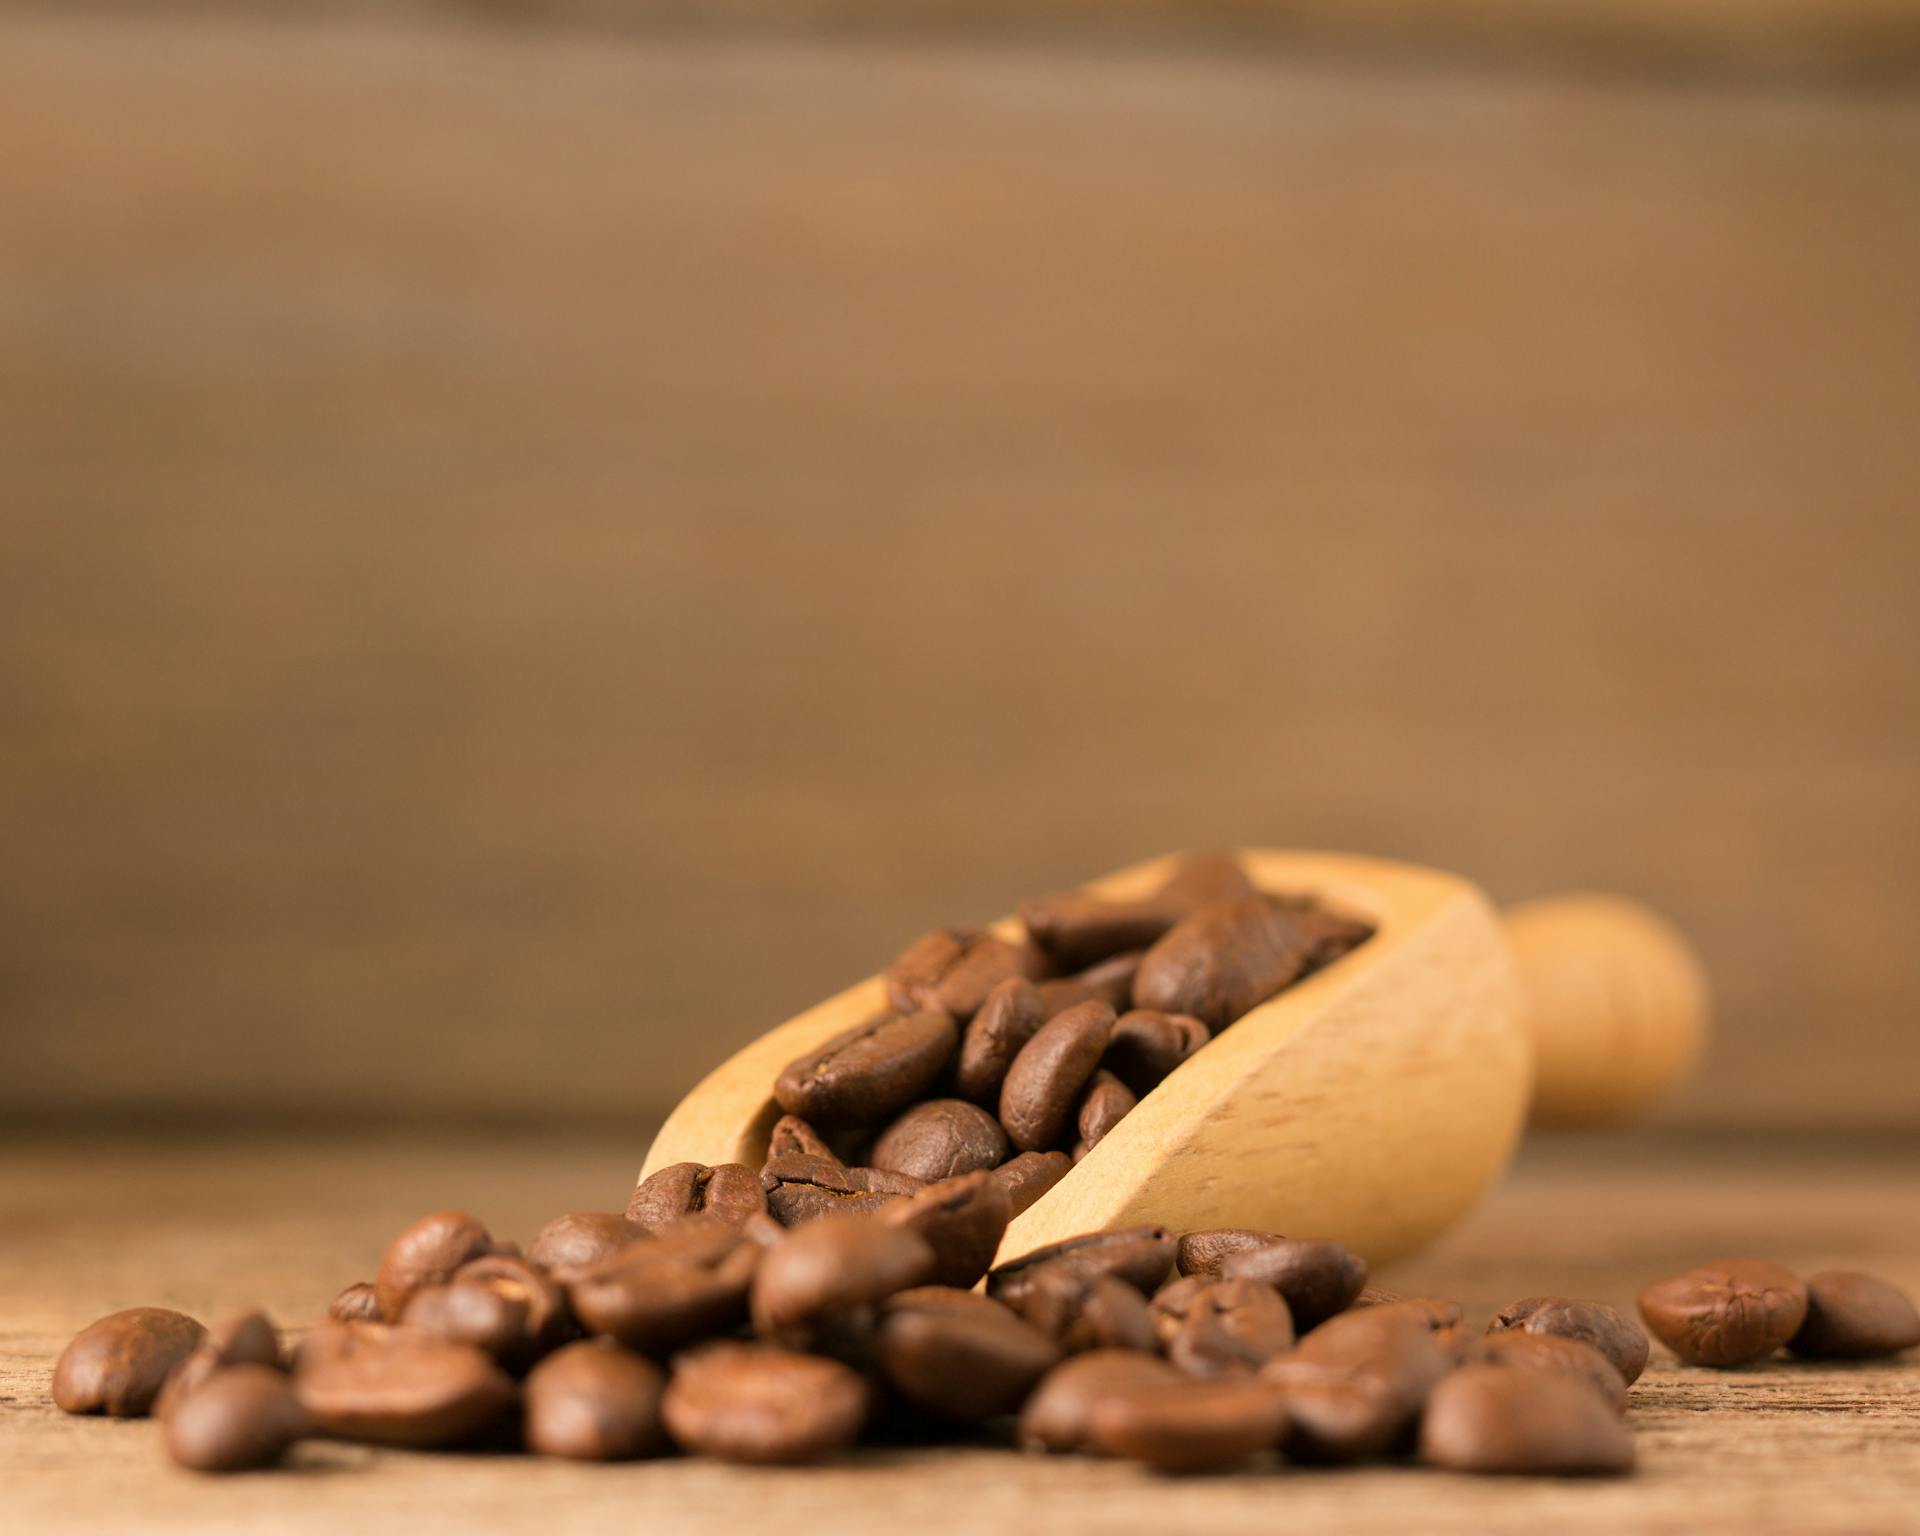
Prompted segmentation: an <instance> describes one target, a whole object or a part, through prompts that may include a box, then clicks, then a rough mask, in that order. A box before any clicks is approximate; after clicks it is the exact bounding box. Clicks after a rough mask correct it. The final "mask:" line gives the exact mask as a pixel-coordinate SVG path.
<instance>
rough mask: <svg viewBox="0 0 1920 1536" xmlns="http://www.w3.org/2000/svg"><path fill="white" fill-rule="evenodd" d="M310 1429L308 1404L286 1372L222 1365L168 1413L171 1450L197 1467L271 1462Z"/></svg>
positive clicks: (226, 1468) (238, 1468)
mask: <svg viewBox="0 0 1920 1536" xmlns="http://www.w3.org/2000/svg"><path fill="white" fill-rule="evenodd" d="M307 1430H308V1421H307V1414H306V1410H305V1409H304V1408H302V1407H301V1406H300V1399H299V1398H298V1396H297V1395H296V1394H295V1392H294V1387H293V1381H292V1379H291V1378H290V1377H288V1376H287V1375H286V1373H285V1372H283V1371H279V1370H276V1369H274V1367H272V1366H270V1365H258V1364H251V1363H242V1364H238V1365H228V1366H222V1367H221V1368H219V1369H218V1370H215V1371H214V1372H212V1374H210V1375H208V1376H207V1377H205V1378H204V1379H203V1380H201V1381H200V1382H198V1383H197V1384H196V1385H195V1386H194V1388H193V1390H192V1391H190V1392H188V1393H186V1394H185V1395H184V1396H182V1397H181V1398H180V1400H179V1401H178V1402H176V1403H175V1404H174V1405H173V1408H172V1410H171V1411H170V1412H169V1413H168V1414H167V1436H166V1440H167V1454H168V1455H169V1456H171V1457H172V1458H173V1459H174V1460H175V1461H176V1462H178V1463H179V1464H180V1465H181V1466H183V1467H187V1468H189V1469H191V1470H192V1471H195V1472H245V1471H248V1470H250V1469H252V1468H254V1467H267V1466H272V1465H273V1463H274V1462H276V1461H278V1460H279V1459H280V1458H281V1457H282V1456H284V1455H285V1454H286V1453H287V1448H288V1447H289V1446H291V1445H292V1444H293V1442H294V1441H296V1440H298V1439H299V1438H300V1437H301V1436H302V1435H304V1434H306V1433H307Z"/></svg>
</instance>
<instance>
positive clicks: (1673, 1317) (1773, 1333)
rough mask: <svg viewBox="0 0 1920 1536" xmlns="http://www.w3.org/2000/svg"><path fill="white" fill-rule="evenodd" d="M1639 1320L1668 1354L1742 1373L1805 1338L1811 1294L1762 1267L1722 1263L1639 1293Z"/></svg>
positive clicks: (1791, 1277)
mask: <svg viewBox="0 0 1920 1536" xmlns="http://www.w3.org/2000/svg"><path fill="white" fill-rule="evenodd" d="M1640 1315H1641V1317H1643V1318H1645V1319H1646V1324H1647V1327H1648V1328H1649V1329H1650V1330H1651V1331H1652V1333H1653V1336H1654V1337H1655V1338H1657V1339H1658V1340H1659V1341H1660V1342H1661V1343H1662V1344H1664V1345H1666V1346H1667V1348H1669V1349H1670V1350H1672V1351H1673V1352H1674V1353H1675V1354H1676V1355H1678V1356H1679V1357H1680V1358H1681V1359H1682V1360H1685V1361H1687V1362H1688V1363H1690V1364H1692V1365H1720V1366H1728V1365H1743V1364H1745V1363H1746V1362H1747V1361H1749V1360H1758V1359H1759V1358H1760V1357H1761V1356H1763V1355H1770V1354H1772V1353H1773V1352H1774V1351H1775V1350H1776V1349H1778V1348H1779V1347H1780V1346H1781V1345H1782V1344H1784V1343H1786V1342H1787V1340H1788V1339H1790V1338H1792V1337H1793V1336H1794V1334H1795V1333H1796V1332H1798V1331H1799V1328H1800V1324H1801V1323H1802V1322H1803V1321H1804V1320H1805V1319H1806V1315H1807V1288H1806V1286H1805V1285H1803V1284H1802V1283H1801V1282H1800V1279H1799V1277H1798V1276H1796V1275H1795V1274H1794V1273H1793V1272H1792V1271H1791V1270H1786V1269H1782V1268H1781V1267H1780V1266H1779V1265H1778V1264H1769V1263H1767V1262H1765V1261H1764V1260H1762V1259H1720V1260H1716V1261H1715V1262H1713V1263H1710V1264H1701V1265H1698V1266H1696V1267H1695V1268H1693V1269H1690V1270H1688V1271H1687V1272H1686V1273H1685V1274H1681V1275H1675V1276H1674V1277H1673V1278H1672V1279H1670V1280H1660V1281H1656V1282H1655V1283H1654V1284H1652V1285H1650V1286H1648V1287H1647V1288H1646V1289H1645V1290H1643V1291H1642V1292H1641V1293H1640Z"/></svg>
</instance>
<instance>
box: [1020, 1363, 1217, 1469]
mask: <svg viewBox="0 0 1920 1536" xmlns="http://www.w3.org/2000/svg"><path fill="white" fill-rule="evenodd" d="M1179 1381H1180V1376H1179V1373H1178V1372H1176V1371H1175V1370H1174V1369H1173V1367H1172V1366H1170V1365H1168V1364H1167V1362H1166V1361H1164V1360H1162V1359H1161V1358H1160V1357H1159V1356H1158V1355H1153V1354H1144V1353H1141V1352H1139V1351H1137V1350H1131V1349H1096V1350H1091V1351H1089V1352H1088V1353H1086V1354H1083V1355H1075V1356H1073V1357H1072V1358H1071V1359H1068V1360H1064V1361H1062V1362H1061V1363H1060V1364H1059V1365H1056V1366H1055V1367H1054V1368H1053V1369H1052V1370H1050V1371H1049V1372H1047V1374H1046V1375H1045V1376H1044V1377H1043V1378H1041V1381H1040V1384H1039V1386H1037V1387H1035V1388H1034V1390H1033V1393H1032V1395H1031V1396H1029V1397H1028V1398H1027V1402H1026V1406H1025V1407H1024V1408H1022V1409H1021V1410H1020V1430H1019V1439H1020V1444H1021V1445H1022V1446H1024V1447H1025V1448H1026V1449H1028V1450H1030V1451H1054V1452H1060V1453H1070V1452H1075V1451H1088V1450H1092V1449H1093V1442H1092V1432H1091V1428H1090V1423H1091V1420H1092V1417H1093V1410H1094V1407H1095V1405H1096V1404H1098V1403H1100V1402H1102V1401H1104V1400H1105V1399H1106V1398H1108V1397H1109V1396H1111V1395H1112V1394H1113V1393H1115V1392H1120V1391H1126V1390H1130V1389H1133V1388H1136V1387H1138V1388H1145V1389H1147V1390H1156V1389H1157V1390H1165V1389H1167V1388H1170V1387H1173V1386H1175V1385H1177V1384H1178V1383H1179Z"/></svg>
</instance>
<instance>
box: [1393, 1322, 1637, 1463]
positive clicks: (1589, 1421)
mask: <svg viewBox="0 0 1920 1536" xmlns="http://www.w3.org/2000/svg"><path fill="white" fill-rule="evenodd" d="M1508 1337H1515V1338H1528V1337H1532V1338H1537V1339H1541V1340H1544V1339H1548V1338H1551V1337H1552V1335H1550V1334H1539V1335H1527V1334H1516V1335H1508ZM1609 1370H1611V1367H1609ZM1420 1456H1421V1459H1422V1460H1424V1461H1426V1462H1428V1463H1430V1464H1431V1465H1433V1466H1436V1467H1450V1468H1452V1469H1453V1470H1454V1471H1456V1472H1518V1473H1536V1474H1538V1473H1556V1474H1573V1473H1608V1472H1625V1471H1627V1470H1628V1469H1629V1468H1630V1467H1632V1465H1633V1432H1632V1431H1631V1430H1629V1429H1628V1428H1627V1426H1626V1424H1625V1423H1623V1422H1622V1420H1621V1418H1620V1415H1619V1414H1618V1413H1616V1412H1614V1410H1613V1409H1612V1408H1611V1407H1609V1406H1608V1404H1607V1402H1606V1399H1605V1398H1603V1397H1601V1396H1600V1394H1599V1393H1597V1392H1595V1391H1594V1390H1593V1388H1592V1387H1590V1386H1588V1385H1587V1384H1586V1383H1585V1382H1583V1381H1581V1380H1580V1379H1579V1378H1577V1377H1573V1376H1565V1375H1560V1374H1558V1373H1556V1372H1553V1371H1515V1370H1509V1369H1506V1368H1504V1367H1501V1366H1497V1365H1469V1366H1467V1367H1465V1368H1464V1369H1462V1370H1458V1371H1455V1372H1453V1373H1452V1374H1451V1375H1450V1376H1448V1377H1447V1378H1446V1379H1445V1380H1443V1381H1441V1382H1440V1383H1439V1384H1438V1385H1437V1386H1436V1387H1435V1388H1434V1389H1433V1394H1432V1397H1431V1399H1430V1400H1429V1401H1428V1404H1427V1411H1426V1415H1425V1418H1424V1420H1423V1422H1422V1424H1421V1428H1420Z"/></svg>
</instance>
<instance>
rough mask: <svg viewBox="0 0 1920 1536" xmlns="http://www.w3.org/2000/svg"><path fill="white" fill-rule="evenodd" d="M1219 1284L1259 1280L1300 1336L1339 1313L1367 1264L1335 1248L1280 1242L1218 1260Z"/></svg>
mask: <svg viewBox="0 0 1920 1536" xmlns="http://www.w3.org/2000/svg"><path fill="white" fill-rule="evenodd" d="M1220 1277H1221V1278H1222V1279H1223V1280H1261V1281H1264V1282H1266V1284H1268V1285H1270V1286H1272V1287H1273V1288H1274V1289H1275V1290H1276V1291H1278V1292H1279V1293H1280V1294H1281V1295H1282V1296H1284V1297H1286V1298H1287V1306H1288V1307H1289V1308H1290V1309H1291V1310H1292V1312H1293V1322H1294V1326H1295V1327H1296V1328H1299V1329H1300V1330H1301V1331H1302V1332H1305V1331H1307V1330H1309V1329H1312V1328H1315V1327H1318V1326H1319V1325H1320V1324H1321V1323H1322V1322H1324V1321H1325V1320H1326V1319H1327V1318H1329V1317H1332V1316H1333V1315H1334V1314H1335V1313H1336V1312H1344V1311H1345V1310H1346V1309H1347V1307H1348V1306H1349V1305H1350V1304H1351V1303H1352V1301H1353V1299H1354V1298H1355V1297H1356V1296H1358V1295H1359V1294H1360V1288H1361V1287H1362V1286H1364V1285H1365V1284H1366V1283H1367V1263H1366V1260H1365V1259H1362V1258H1361V1257H1360V1256H1359V1255H1358V1254H1355V1253H1350V1252H1348V1251H1347V1250H1346V1249H1345V1248H1343V1247H1341V1246H1340V1244H1338V1243H1329V1242H1316V1241H1309V1240H1307V1239H1303V1238H1284V1239H1282V1240H1281V1241H1280V1242H1277V1243H1268V1244H1266V1245H1265V1246H1264V1247H1261V1248H1249V1249H1246V1250H1245V1251H1244V1252H1241V1253H1236V1254H1233V1255H1231V1256H1230V1257H1228V1258H1226V1259H1223V1260H1222V1261H1221V1264H1220Z"/></svg>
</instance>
